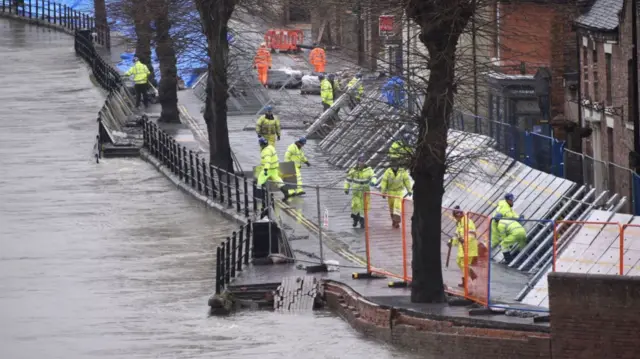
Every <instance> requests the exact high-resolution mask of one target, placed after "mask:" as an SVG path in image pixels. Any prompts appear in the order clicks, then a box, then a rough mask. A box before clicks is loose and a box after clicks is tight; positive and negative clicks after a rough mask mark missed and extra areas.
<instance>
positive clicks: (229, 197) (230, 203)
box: [227, 172, 233, 208]
mask: <svg viewBox="0 0 640 359" xmlns="http://www.w3.org/2000/svg"><path fill="white" fill-rule="evenodd" d="M227 202H228V204H229V208H233V199H232V198H231V173H229V172H227Z"/></svg>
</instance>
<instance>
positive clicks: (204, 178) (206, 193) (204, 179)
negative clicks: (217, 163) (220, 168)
mask: <svg viewBox="0 0 640 359" xmlns="http://www.w3.org/2000/svg"><path fill="white" fill-rule="evenodd" d="M210 182H211V181H207V162H206V161H205V160H204V159H203V160H202V187H204V196H205V197H207V198H209V186H208V184H209V183H210Z"/></svg>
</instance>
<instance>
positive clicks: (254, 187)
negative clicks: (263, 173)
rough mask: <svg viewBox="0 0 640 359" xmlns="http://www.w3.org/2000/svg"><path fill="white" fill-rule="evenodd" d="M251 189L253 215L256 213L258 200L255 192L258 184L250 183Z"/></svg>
mask: <svg viewBox="0 0 640 359" xmlns="http://www.w3.org/2000/svg"><path fill="white" fill-rule="evenodd" d="M251 187H253V193H252V194H251V196H252V197H253V213H256V212H258V199H257V198H256V190H257V189H258V184H257V183H256V181H253V182H252V183H251Z"/></svg>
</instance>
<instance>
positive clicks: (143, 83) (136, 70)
mask: <svg viewBox="0 0 640 359" xmlns="http://www.w3.org/2000/svg"><path fill="white" fill-rule="evenodd" d="M124 75H125V76H127V77H129V76H133V82H134V85H133V88H134V90H135V93H136V108H138V107H140V100H141V99H142V101H143V103H144V107H145V108H147V107H149V96H148V95H147V90H148V87H149V75H151V71H149V67H148V66H147V65H145V64H143V63H142V62H140V59H139V58H138V57H137V56H135V57H134V58H133V66H131V68H130V69H129V70H127V72H125V73H124Z"/></svg>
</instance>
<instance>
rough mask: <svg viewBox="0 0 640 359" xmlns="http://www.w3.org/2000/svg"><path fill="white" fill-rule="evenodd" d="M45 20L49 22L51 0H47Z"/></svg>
mask: <svg viewBox="0 0 640 359" xmlns="http://www.w3.org/2000/svg"><path fill="white" fill-rule="evenodd" d="M43 1H44V0H43ZM53 5H54V6H55V5H56V4H55V3H54V4H53ZM47 21H48V22H51V0H47ZM54 23H55V21H54Z"/></svg>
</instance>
